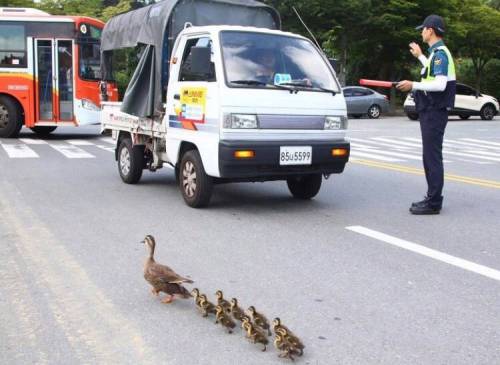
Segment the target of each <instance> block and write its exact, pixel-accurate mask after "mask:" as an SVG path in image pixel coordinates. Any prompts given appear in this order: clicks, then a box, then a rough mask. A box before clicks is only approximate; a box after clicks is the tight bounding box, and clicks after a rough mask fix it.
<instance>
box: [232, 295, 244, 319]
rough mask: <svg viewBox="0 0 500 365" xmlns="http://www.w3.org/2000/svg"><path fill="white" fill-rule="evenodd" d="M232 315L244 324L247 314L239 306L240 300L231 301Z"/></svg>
mask: <svg viewBox="0 0 500 365" xmlns="http://www.w3.org/2000/svg"><path fill="white" fill-rule="evenodd" d="M231 314H232V315H233V318H234V319H236V320H237V321H240V322H243V317H245V312H244V311H243V309H241V308H240V307H239V306H238V300H237V299H236V298H233V299H231Z"/></svg>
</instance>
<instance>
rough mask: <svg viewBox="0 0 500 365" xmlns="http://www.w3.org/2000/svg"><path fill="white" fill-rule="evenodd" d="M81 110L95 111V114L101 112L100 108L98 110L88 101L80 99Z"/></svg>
mask: <svg viewBox="0 0 500 365" xmlns="http://www.w3.org/2000/svg"><path fill="white" fill-rule="evenodd" d="M82 108H83V109H87V110H92V111H96V112H99V111H101V108H99V107H98V106H97V105H95V104H94V103H93V102H91V101H90V100H88V99H82Z"/></svg>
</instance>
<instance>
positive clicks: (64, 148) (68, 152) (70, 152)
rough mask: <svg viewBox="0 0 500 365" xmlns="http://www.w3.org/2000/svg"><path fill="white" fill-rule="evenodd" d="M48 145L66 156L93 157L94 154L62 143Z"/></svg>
mask: <svg viewBox="0 0 500 365" xmlns="http://www.w3.org/2000/svg"><path fill="white" fill-rule="evenodd" d="M49 146H50V147H52V148H53V149H55V150H56V151H58V152H60V153H62V154H63V155H64V156H66V157H67V158H95V156H94V155H91V154H90V153H88V152H86V151H84V150H82V149H81V148H78V147H76V146H68V145H62V144H50V145H49Z"/></svg>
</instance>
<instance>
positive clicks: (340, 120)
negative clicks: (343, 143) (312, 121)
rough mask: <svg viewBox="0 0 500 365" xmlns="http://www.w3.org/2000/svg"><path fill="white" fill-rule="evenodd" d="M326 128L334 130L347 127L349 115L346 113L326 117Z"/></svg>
mask: <svg viewBox="0 0 500 365" xmlns="http://www.w3.org/2000/svg"><path fill="white" fill-rule="evenodd" d="M324 129H328V130H334V129H347V117H346V116H344V115H340V116H335V117H333V116H332V117H325V127H324Z"/></svg>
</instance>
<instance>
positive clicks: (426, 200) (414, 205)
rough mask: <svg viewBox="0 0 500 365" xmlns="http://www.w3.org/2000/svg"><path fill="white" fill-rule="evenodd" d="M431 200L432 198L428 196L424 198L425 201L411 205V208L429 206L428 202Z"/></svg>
mask: <svg viewBox="0 0 500 365" xmlns="http://www.w3.org/2000/svg"><path fill="white" fill-rule="evenodd" d="M429 199H430V198H429V197H428V196H427V195H426V196H425V197H424V200H421V201H419V202H413V203H411V206H412V207H418V206H421V205H424V204H427V202H428V201H429Z"/></svg>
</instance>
